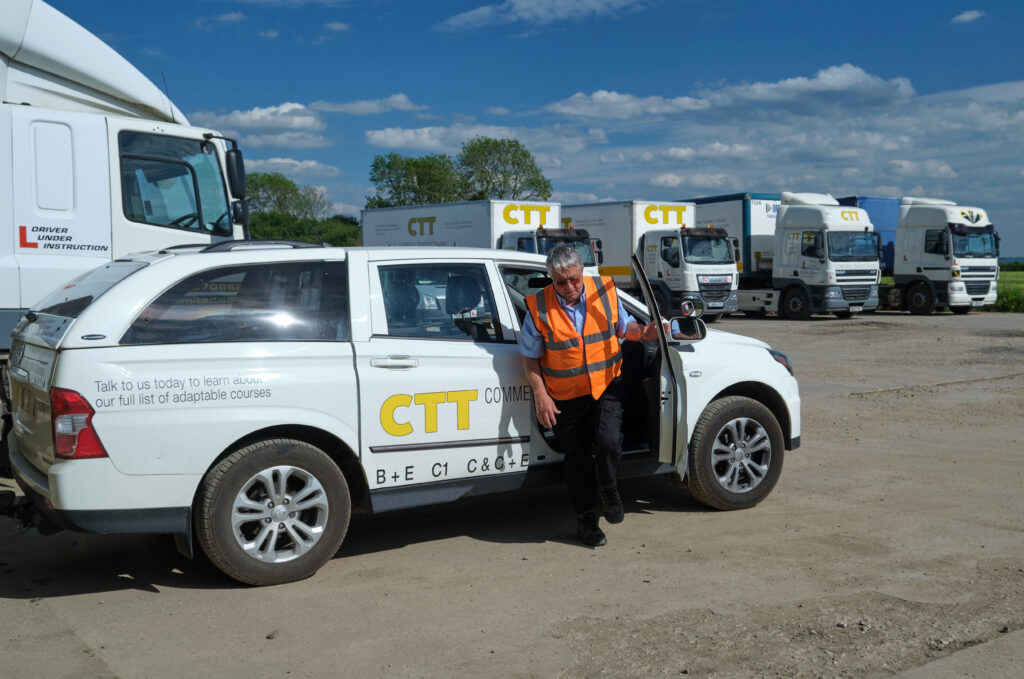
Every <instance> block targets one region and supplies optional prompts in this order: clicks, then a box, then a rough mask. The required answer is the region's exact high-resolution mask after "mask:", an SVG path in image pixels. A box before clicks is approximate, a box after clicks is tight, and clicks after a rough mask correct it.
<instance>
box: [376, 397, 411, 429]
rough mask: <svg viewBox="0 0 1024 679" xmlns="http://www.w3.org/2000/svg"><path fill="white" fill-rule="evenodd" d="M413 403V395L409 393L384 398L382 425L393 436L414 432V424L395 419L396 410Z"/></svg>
mask: <svg viewBox="0 0 1024 679" xmlns="http://www.w3.org/2000/svg"><path fill="white" fill-rule="evenodd" d="M411 405H412V396H409V395H408V394H395V395H394V396H388V397H387V399H385V400H384V405H382V406H381V407H380V426H381V427H382V428H383V429H384V431H386V432H387V433H389V434H391V435H392V436H406V435H408V434H411V433H412V425H411V424H409V423H408V422H398V421H397V420H395V410H397V409H398V408H408V407H409V406H411Z"/></svg>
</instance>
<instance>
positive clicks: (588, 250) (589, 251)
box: [537, 236, 597, 266]
mask: <svg viewBox="0 0 1024 679" xmlns="http://www.w3.org/2000/svg"><path fill="white" fill-rule="evenodd" d="M556 245H571V246H572V247H573V248H574V249H575V250H576V252H578V253H580V259H581V260H582V261H583V266H597V260H596V259H595V258H594V249H593V248H592V247H590V239H588V238H544V237H543V236H539V237H538V238H537V247H538V248H540V254H542V255H546V254H548V252H550V251H551V249H552V248H554V247H555V246H556Z"/></svg>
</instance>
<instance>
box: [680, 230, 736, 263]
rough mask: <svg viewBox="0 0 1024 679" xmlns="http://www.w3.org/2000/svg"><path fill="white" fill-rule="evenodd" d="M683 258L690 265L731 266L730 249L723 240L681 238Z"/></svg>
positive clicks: (727, 242) (727, 243) (725, 240)
mask: <svg viewBox="0 0 1024 679" xmlns="http://www.w3.org/2000/svg"><path fill="white" fill-rule="evenodd" d="M683 257H684V258H685V259H686V261H687V262H689V263H690V264H732V248H730V247H729V241H728V240H727V239H725V238H696V237H692V236H686V237H685V238H683Z"/></svg>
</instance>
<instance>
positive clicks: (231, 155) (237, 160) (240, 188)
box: [225, 149, 247, 200]
mask: <svg viewBox="0 0 1024 679" xmlns="http://www.w3.org/2000/svg"><path fill="white" fill-rule="evenodd" d="M225 163H226V164H227V170H228V188H230V189H231V195H232V196H234V197H235V198H237V199H239V200H242V199H244V198H245V197H246V195H247V193H246V186H245V162H244V161H243V160H242V152H241V151H240V150H238V149H228V151H227V153H226V154H225Z"/></svg>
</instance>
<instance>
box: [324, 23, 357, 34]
mask: <svg viewBox="0 0 1024 679" xmlns="http://www.w3.org/2000/svg"><path fill="white" fill-rule="evenodd" d="M324 28H326V29H327V30H329V31H334V32H335V33H346V32H348V31H351V30H352V26H351V25H349V24H346V23H345V22H344V21H329V22H327V23H326V24H324Z"/></svg>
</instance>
